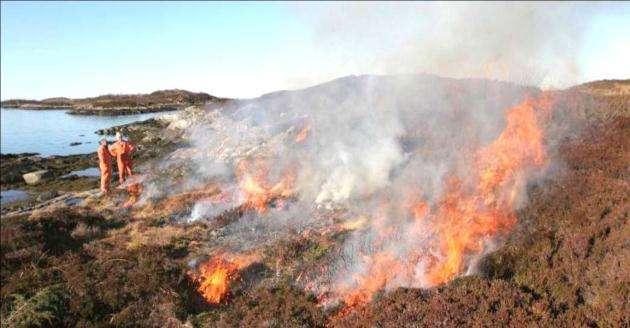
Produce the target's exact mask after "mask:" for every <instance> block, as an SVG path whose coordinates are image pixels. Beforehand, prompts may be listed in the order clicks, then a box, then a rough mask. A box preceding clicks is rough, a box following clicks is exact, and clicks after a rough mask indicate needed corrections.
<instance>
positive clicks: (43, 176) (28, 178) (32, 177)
mask: <svg viewBox="0 0 630 328" xmlns="http://www.w3.org/2000/svg"><path fill="white" fill-rule="evenodd" d="M22 178H24V182H26V184H29V185H36V184H38V183H40V182H43V181H45V180H47V179H50V178H52V173H51V172H50V171H48V170H39V171H34V172H29V173H26V174H24V175H22Z"/></svg>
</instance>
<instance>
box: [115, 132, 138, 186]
mask: <svg viewBox="0 0 630 328" xmlns="http://www.w3.org/2000/svg"><path fill="white" fill-rule="evenodd" d="M109 151H110V153H111V155H112V156H116V164H118V181H119V182H120V184H122V183H123V182H125V180H127V178H128V177H130V176H131V174H132V171H131V170H132V163H131V154H132V153H133V152H135V151H136V147H135V146H134V145H133V144H132V143H131V142H129V141H126V140H124V139H123V136H122V134H121V133H120V132H116V142H115V143H114V144H113V145H112V146H111V147H109Z"/></svg>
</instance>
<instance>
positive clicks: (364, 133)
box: [135, 76, 551, 308]
mask: <svg viewBox="0 0 630 328" xmlns="http://www.w3.org/2000/svg"><path fill="white" fill-rule="evenodd" d="M550 103H551V99H550V96H548V95H545V94H540V93H539V92H538V91H536V90H532V89H525V88H521V87H517V86H514V85H510V84H507V83H494V82H492V83H491V82H487V81H476V80H471V81H466V80H464V81H459V80H451V79H442V78H437V77H433V76H382V77H350V78H344V79H339V80H335V81H332V82H330V83H328V84H324V85H321V86H318V87H314V88H310V89H305V90H300V91H294V92H287V93H278V94H271V95H267V96H263V97H261V98H257V99H253V100H243V101H238V102H234V103H231V104H228V105H226V106H225V107H223V108H219V109H215V110H208V111H207V112H206V113H205V114H204V116H203V119H197V120H195V121H194V122H187V123H185V124H181V125H184V126H187V127H188V137H189V140H190V143H191V147H190V148H188V149H185V150H179V151H177V152H176V153H174V154H172V155H171V156H170V157H169V158H167V161H166V162H165V163H163V164H162V165H163V168H162V169H163V170H175V171H178V172H181V174H179V175H178V179H170V180H169V179H164V178H163V176H161V175H160V174H158V172H154V174H153V178H151V177H147V179H146V181H145V185H146V188H145V189H146V190H147V191H146V192H144V194H143V196H142V199H141V201H140V203H139V204H138V206H136V209H135V210H136V211H140V212H145V213H146V212H147V211H148V212H152V211H155V210H156V209H160V208H162V209H171V212H173V208H175V207H177V206H175V205H176V204H179V205H178V206H179V208H180V211H179V212H178V213H181V209H191V208H192V210H189V211H188V213H189V218H188V219H187V220H188V221H190V222H206V223H207V224H210V225H213V226H215V227H216V226H219V227H222V229H224V231H225V236H226V237H225V238H222V239H221V240H218V241H215V242H214V243H215V245H214V246H212V247H208V251H207V252H208V253H209V254H210V256H211V259H210V260H209V261H208V262H206V263H205V264H202V265H201V266H200V267H199V268H198V271H199V276H200V277H201V278H200V279H198V281H199V282H200V287H199V290H200V292H201V293H202V294H203V295H204V297H205V298H206V299H207V300H208V302H210V303H215V304H216V303H219V302H221V301H222V300H223V299H224V298H225V295H226V294H227V291H228V288H229V282H230V281H231V280H232V279H234V277H236V276H237V275H238V271H239V270H240V269H241V268H242V267H243V262H238V261H236V262H235V261H233V260H228V259H226V258H224V257H222V255H220V253H221V252H218V251H215V250H213V249H215V248H216V249H227V250H229V251H230V252H231V253H232V254H240V253H242V254H245V253H247V252H250V251H251V250H252V249H254V248H256V247H261V246H263V245H271V244H273V243H274V242H277V241H279V240H281V239H282V238H289V237H290V236H291V235H293V234H295V233H296V232H298V233H302V232H306V231H319V233H323V232H325V231H338V232H344V233H346V234H347V238H345V241H344V243H343V245H341V246H340V249H339V251H338V252H337V253H336V254H337V255H336V256H332V257H331V258H329V261H330V265H329V266H328V267H327V268H325V269H323V270H318V271H317V273H315V272H302V274H301V275H300V276H304V277H307V278H305V279H304V280H302V281H300V282H298V281H296V282H295V283H296V284H299V285H302V286H303V287H305V288H306V289H308V290H310V291H312V292H313V293H315V294H316V295H318V296H319V297H318V298H319V299H320V300H321V302H322V304H336V303H338V302H343V304H345V305H347V306H349V308H352V307H353V306H355V305H361V304H364V303H366V302H369V301H370V300H371V299H372V297H373V295H374V294H375V293H377V292H380V291H387V290H391V289H393V288H396V287H405V286H407V287H422V288H428V287H432V286H436V285H440V284H444V283H447V282H449V281H451V280H452V279H454V278H456V277H458V276H460V275H465V274H471V273H474V272H475V269H476V263H477V262H478V260H479V259H480V258H481V256H483V255H484V254H487V253H488V252H490V251H492V250H493V249H494V248H495V247H496V245H497V244H499V243H501V241H502V240H503V239H504V238H505V237H506V236H508V234H509V233H510V231H511V230H512V229H513V227H514V225H515V224H517V216H516V214H515V211H516V210H517V209H518V208H519V207H520V206H522V205H523V204H524V202H525V190H526V187H527V185H528V183H531V182H532V181H533V180H534V179H536V178H538V177H540V176H542V173H543V172H544V171H545V168H546V167H547V166H548V164H549V161H550V159H549V156H548V154H547V150H546V145H545V138H546V135H545V132H544V130H543V126H544V123H545V122H544V120H545V118H546V117H547V116H548V113H549V107H550ZM207 186H212V187H207ZM164 190H172V191H171V192H167V193H166V194H164ZM151 191H160V192H159V193H155V192H151ZM176 191H177V192H176ZM184 203H186V204H185V205H184ZM141 204H143V205H141ZM339 210H341V212H339ZM326 212H329V215H328V217H331V216H332V217H333V219H332V220H322V219H321V217H322V213H326ZM335 213H345V214H343V215H342V216H343V217H339V215H340V214H335ZM324 216H326V215H324ZM344 218H345V219H344ZM352 218H354V219H352ZM250 227H256V228H250ZM217 252H218V253H217ZM239 263H240V264H239Z"/></svg>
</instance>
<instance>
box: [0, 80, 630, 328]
mask: <svg viewBox="0 0 630 328" xmlns="http://www.w3.org/2000/svg"><path fill="white" fill-rule="evenodd" d="M628 85H629V83H628V81H604V82H596V83H589V84H586V85H582V86H578V87H575V88H572V89H569V90H566V91H560V92H557V94H556V96H557V97H559V99H561V101H560V102H559V105H558V106H559V108H560V110H559V111H558V112H557V113H558V114H557V115H556V117H554V122H555V123H554V124H555V125H556V126H557V127H558V128H562V126H563V125H562V121H567V120H570V121H572V123H577V124H571V126H579V127H580V128H579V130H577V131H575V132H574V133H573V134H569V135H566V136H565V137H563V138H562V139H560V140H555V141H554V142H557V144H558V145H559V147H558V156H560V158H561V159H562V168H561V169H558V172H559V173H558V174H554V175H552V177H551V178H548V179H547V180H545V181H542V182H540V183H537V184H535V185H531V186H530V187H529V189H528V198H529V202H528V204H527V206H526V207H524V208H522V209H521V210H519V212H518V217H519V224H518V229H517V231H515V232H514V233H512V235H511V237H510V239H509V240H508V241H507V242H506V243H505V244H504V245H503V246H502V247H500V248H499V249H498V250H496V251H495V252H494V253H492V254H490V255H488V256H486V257H485V258H484V259H483V260H482V262H481V263H480V265H479V267H480V270H479V271H480V273H479V274H478V275H476V276H468V277H462V278H458V279H456V280H455V281H453V282H451V283H449V284H446V285H443V286H440V287H437V288H433V289H428V290H420V289H403V288H400V289H398V290H395V291H393V292H390V293H382V294H378V295H376V297H375V298H374V299H373V301H372V302H371V303H370V304H368V305H366V306H365V307H360V308H357V309H356V310H355V311H354V312H351V313H349V314H346V315H341V314H340V313H339V312H338V310H339V309H338V308H326V309H324V308H322V307H320V306H318V302H317V299H316V298H315V296H313V295H310V294H309V293H308V292H305V291H304V290H302V289H301V288H299V287H296V286H295V283H294V282H295V281H300V279H303V278H302V277H301V276H300V272H302V271H304V270H302V269H304V268H317V267H319V266H321V265H325V264H326V263H327V261H329V258H330V257H331V254H333V253H334V252H337V251H339V247H340V246H339V245H340V244H341V241H342V240H343V239H344V238H345V237H346V233H345V232H344V231H330V232H323V233H320V234H312V233H311V234H300V233H296V234H295V235H294V236H293V237H289V238H286V239H283V240H281V241H280V242H278V243H276V244H273V245H271V246H265V248H264V249H263V250H261V257H260V259H259V260H258V261H256V262H255V263H254V264H252V265H249V266H248V267H246V268H245V269H244V270H243V272H242V274H241V278H240V279H239V280H237V281H235V282H233V283H232V285H231V288H230V294H229V295H228V299H227V301H226V302H223V303H222V304H220V305H217V306H211V305H208V304H206V303H205V302H204V301H203V299H202V298H201V297H200V295H199V293H198V292H197V291H196V287H197V285H196V284H197V283H196V282H195V281H194V280H193V279H191V278H190V274H189V273H190V272H189V271H190V263H188V262H187V259H188V257H187V255H189V254H201V253H203V249H204V247H207V245H208V244H212V243H213V241H214V240H216V239H217V238H221V237H222V235H223V234H225V233H226V232H225V230H224V229H223V227H224V226H225V225H226V224H227V223H229V222H230V221H231V220H236V219H238V218H239V217H240V216H241V215H243V211H244V210H243V209H236V210H232V211H228V212H226V213H224V214H223V215H222V216H221V218H220V219H219V220H217V221H216V223H215V224H214V225H206V224H202V223H193V224H184V223H180V222H179V221H176V220H175V219H174V217H173V216H172V215H159V214H152V215H147V216H146V217H140V218H139V217H132V216H131V215H130V213H128V212H124V211H122V212H121V211H117V210H116V211H114V210H111V209H110V208H111V202H114V201H115V200H97V201H92V202H90V203H88V204H87V205H85V206H75V207H66V206H51V207H49V208H46V209H44V210H39V211H35V212H26V213H24V214H18V215H10V216H6V217H3V218H2V228H1V229H2V231H1V237H2V240H1V261H2V263H1V264H2V271H1V277H0V278H1V282H2V289H1V293H0V297H1V298H2V307H1V309H0V310H1V311H2V312H1V313H2V321H3V325H6V326H33V325H42V326H76V325H79V326H190V325H192V326H229V327H232V326H272V327H275V326H277V327H280V326H302V327H303V326H325V325H330V326H340V327H350V326H351V327H355V326H359V327H374V326H381V327H400V326H408V325H415V326H426V325H441V326H461V325H472V326H506V325H510V326H521V325H527V324H530V325H532V324H533V325H547V326H575V325H578V326H596V327H598V326H624V325H628V323H629V320H630V319H629V318H628V316H629V313H630V309H629V308H628V302H627V299H628V295H629V294H630V291H629V283H630V281H629V280H630V274H629V273H628V272H629V270H628V267H627V263H628V260H629V257H630V252H629V250H628V241H627V240H628V237H629V236H630V231H629V230H628V229H629V225H628V222H627V216H628V198H627V197H628V195H629V194H630V190H629V189H630V188H629V186H628V177H627V175H628V162H629V158H630V155H629V154H628V147H629V146H630V139H629V138H628V137H627V136H628V135H630V129H629V128H630V114H629V110H630V93H628V91H627V90H628V87H627V86H628ZM613 89H614V90H615V91H611V90H613ZM619 90H621V91H619ZM624 90H625V91H624ZM3 184H4V182H3ZM89 188H92V186H86V187H84V189H89ZM182 199H184V200H186V199H187V201H182V202H180V203H178V204H179V205H178V206H179V207H178V209H177V210H181V207H182V206H183V207H184V209H186V207H187V209H188V210H190V207H192V205H193V203H194V201H195V198H194V196H193V195H183V196H182ZM108 202H109V203H108ZM182 204H183V205H182ZM165 208H166V210H165ZM167 210H168V211H167ZM162 212H172V211H170V210H169V208H168V206H167V205H165V206H164V208H160V209H159V211H153V212H152V213H162ZM322 219H327V220H333V219H334V218H322ZM307 271H308V270H307Z"/></svg>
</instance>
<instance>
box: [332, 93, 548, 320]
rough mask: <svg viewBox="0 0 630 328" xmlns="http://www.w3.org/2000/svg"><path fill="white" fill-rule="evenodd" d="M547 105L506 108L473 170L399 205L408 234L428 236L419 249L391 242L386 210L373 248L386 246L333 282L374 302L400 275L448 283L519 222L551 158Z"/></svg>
mask: <svg viewBox="0 0 630 328" xmlns="http://www.w3.org/2000/svg"><path fill="white" fill-rule="evenodd" d="M549 105H550V103H549V101H548V99H546V98H543V99H538V100H533V99H528V100H526V101H524V102H523V103H521V104H519V105H517V106H515V107H513V108H511V109H509V110H508V112H507V116H506V120H507V124H506V127H505V129H504V130H503V132H502V133H501V134H500V135H499V136H498V137H497V138H496V139H495V140H494V141H493V142H492V143H490V144H489V145H487V146H485V147H483V148H481V149H479V150H478V151H476V152H474V153H473V155H472V156H471V162H472V164H471V172H470V174H468V175H466V176H465V177H458V176H455V175H453V176H451V177H450V178H448V179H446V183H445V188H444V190H445V191H444V194H443V195H442V197H441V198H440V199H439V200H437V201H434V202H433V203H432V205H430V203H428V202H427V201H426V200H423V199H420V198H418V197H415V198H414V200H413V201H412V202H410V201H409V198H407V199H405V200H404V201H403V204H400V205H402V208H404V209H405V211H407V213H408V215H409V216H410V217H412V218H414V220H411V221H409V222H410V223H409V226H405V229H407V231H406V233H407V234H409V235H411V238H412V239H421V238H425V239H424V240H425V241H424V243H423V244H422V247H421V249H412V250H407V251H404V252H403V253H402V254H401V253H400V251H399V250H396V249H391V248H387V245H386V244H385V243H386V242H385V241H386V240H388V239H387V238H392V236H393V234H394V233H401V231H400V229H401V228H399V226H398V225H392V224H391V223H390V222H389V221H388V220H387V219H386V217H387V214H382V213H379V214H378V215H376V216H375V218H374V219H373V221H372V223H371V224H372V227H373V229H375V230H376V231H377V232H378V234H377V235H378V238H376V239H375V241H373V246H375V247H376V248H375V249H380V248H382V249H383V250H382V251H377V252H375V253H373V254H368V255H363V256H362V258H361V259H360V262H361V263H362V266H363V267H365V268H366V270H365V271H362V272H361V273H360V274H353V276H352V279H350V282H348V280H347V279H346V280H345V282H344V283H343V284H341V285H338V286H336V292H337V293H338V295H340V296H342V298H343V299H344V302H345V304H346V306H347V307H348V308H352V307H354V306H356V305H359V304H363V303H365V302H369V301H370V299H371V297H372V295H373V294H374V293H376V292H378V291H379V290H381V289H383V288H385V287H386V286H388V284H390V283H392V282H394V283H392V284H393V285H396V281H397V282H398V284H400V282H404V284H405V285H416V286H423V287H431V286H435V285H438V284H442V283H445V282H448V281H450V280H452V279H453V278H455V277H456V276H458V275H460V274H462V273H463V272H465V271H466V270H467V269H470V266H471V265H472V264H471V263H472V261H471V259H472V258H474V257H476V256H479V255H481V254H483V252H484V251H485V250H486V249H487V245H488V242H490V241H492V240H493V239H495V238H497V237H499V236H501V235H503V234H505V233H508V232H509V231H510V230H511V227H512V226H513V225H514V224H515V223H516V221H517V218H516V215H515V213H514V208H515V207H516V201H517V200H518V196H519V195H520V194H521V193H522V191H523V187H524V181H525V176H526V175H527V174H528V171H529V170H530V169H534V168H538V169H540V168H542V167H544V165H545V163H546V153H545V149H544V145H543V131H542V129H541V128H540V127H539V126H538V118H537V116H536V114H537V112H536V109H537V108H540V109H546V108H548V106H549ZM389 206H390V207H395V204H389ZM426 236H430V238H426ZM418 271H420V274H418ZM344 313H345V312H344Z"/></svg>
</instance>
